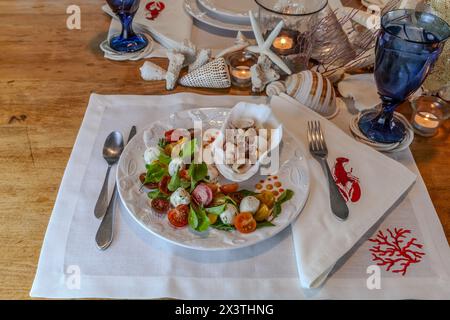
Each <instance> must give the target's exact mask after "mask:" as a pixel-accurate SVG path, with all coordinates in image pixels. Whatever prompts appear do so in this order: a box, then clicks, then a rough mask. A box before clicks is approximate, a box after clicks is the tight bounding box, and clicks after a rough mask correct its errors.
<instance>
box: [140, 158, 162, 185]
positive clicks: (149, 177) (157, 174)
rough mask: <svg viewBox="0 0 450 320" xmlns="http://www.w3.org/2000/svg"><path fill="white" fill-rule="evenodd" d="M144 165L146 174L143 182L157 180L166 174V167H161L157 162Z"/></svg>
mask: <svg viewBox="0 0 450 320" xmlns="http://www.w3.org/2000/svg"><path fill="white" fill-rule="evenodd" d="M145 167H146V168H147V174H146V176H145V181H144V183H154V182H159V181H161V179H162V177H163V176H164V175H166V174H167V168H165V167H162V166H161V164H160V163H159V162H155V163H151V164H147V165H146V166H145Z"/></svg>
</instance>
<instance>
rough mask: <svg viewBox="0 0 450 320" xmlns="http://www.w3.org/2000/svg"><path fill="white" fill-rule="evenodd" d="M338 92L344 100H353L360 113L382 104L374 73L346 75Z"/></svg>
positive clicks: (339, 85)
mask: <svg viewBox="0 0 450 320" xmlns="http://www.w3.org/2000/svg"><path fill="white" fill-rule="evenodd" d="M338 90H339V93H340V94H341V95H342V96H343V97H344V98H352V99H353V100H354V101H355V108H356V109H358V110H359V111H363V110H366V109H372V108H373V107H375V106H377V105H378V104H380V103H381V100H380V96H379V95H378V93H377V85H376V84H375V79H374V77H373V73H363V74H355V75H349V74H346V75H345V77H344V79H343V80H342V81H340V82H339V83H338Z"/></svg>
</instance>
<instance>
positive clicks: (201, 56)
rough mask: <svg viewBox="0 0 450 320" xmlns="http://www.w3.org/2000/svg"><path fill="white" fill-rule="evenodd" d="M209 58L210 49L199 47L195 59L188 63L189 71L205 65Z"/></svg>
mask: <svg viewBox="0 0 450 320" xmlns="http://www.w3.org/2000/svg"><path fill="white" fill-rule="evenodd" d="M210 58H211V49H201V50H200V51H198V53H197V57H196V58H195V61H194V62H193V63H191V64H190V65H189V72H191V71H194V70H195V69H197V68H199V67H201V66H203V65H205V64H206V63H207V62H208V61H209V59H210Z"/></svg>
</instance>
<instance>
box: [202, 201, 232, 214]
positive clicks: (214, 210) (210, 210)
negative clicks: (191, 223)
mask: <svg viewBox="0 0 450 320" xmlns="http://www.w3.org/2000/svg"><path fill="white" fill-rule="evenodd" d="M226 206H227V205H226V203H224V204H222V205H220V206H215V207H210V208H206V209H205V210H206V212H207V213H210V214H215V215H217V216H218V215H219V214H221V213H222V212H224V211H225V207H226Z"/></svg>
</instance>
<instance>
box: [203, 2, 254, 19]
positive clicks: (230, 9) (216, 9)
mask: <svg viewBox="0 0 450 320" xmlns="http://www.w3.org/2000/svg"><path fill="white" fill-rule="evenodd" d="M198 3H199V4H200V7H203V8H205V9H206V10H207V11H208V14H209V15H211V16H213V17H215V18H217V19H219V20H221V21H225V22H230V23H240V24H246V25H250V17H249V16H248V11H249V10H255V9H256V8H257V4H256V2H255V0H227V1H223V0H198Z"/></svg>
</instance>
